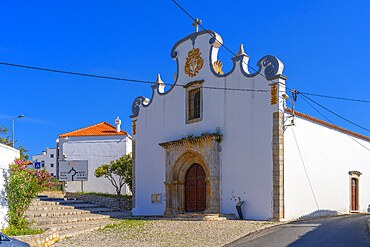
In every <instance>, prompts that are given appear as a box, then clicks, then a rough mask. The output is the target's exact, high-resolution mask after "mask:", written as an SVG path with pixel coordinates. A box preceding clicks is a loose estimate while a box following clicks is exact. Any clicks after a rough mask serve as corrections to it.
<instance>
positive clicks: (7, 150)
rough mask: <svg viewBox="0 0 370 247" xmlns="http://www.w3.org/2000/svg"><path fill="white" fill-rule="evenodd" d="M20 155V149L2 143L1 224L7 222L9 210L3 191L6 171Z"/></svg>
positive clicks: (0, 170) (0, 177) (0, 175)
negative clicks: (6, 217)
mask: <svg viewBox="0 0 370 247" xmlns="http://www.w3.org/2000/svg"><path fill="white" fill-rule="evenodd" d="M19 155H20V154H19V150H17V149H15V148H12V147H9V146H7V145H4V144H1V143H0V195H1V196H0V226H2V225H5V224H6V222H5V216H6V213H7V212H8V207H7V205H6V201H5V196H4V195H5V194H4V193H3V192H4V184H5V178H4V175H5V174H4V173H5V172H7V170H8V169H9V165H10V164H11V163H12V162H13V161H14V160H15V159H16V158H19Z"/></svg>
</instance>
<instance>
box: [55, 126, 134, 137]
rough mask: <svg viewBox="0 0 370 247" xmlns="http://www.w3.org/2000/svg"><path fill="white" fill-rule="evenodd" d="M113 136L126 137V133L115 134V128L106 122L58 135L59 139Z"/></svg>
mask: <svg viewBox="0 0 370 247" xmlns="http://www.w3.org/2000/svg"><path fill="white" fill-rule="evenodd" d="M115 135H127V132H125V131H123V130H121V131H120V132H117V131H116V127H115V126H113V125H111V124H109V123H107V122H101V123H98V124H94V125H91V126H88V127H85V128H82V129H78V130H74V131H71V132H67V133H64V134H60V135H59V137H60V138H63V137H71V136H115Z"/></svg>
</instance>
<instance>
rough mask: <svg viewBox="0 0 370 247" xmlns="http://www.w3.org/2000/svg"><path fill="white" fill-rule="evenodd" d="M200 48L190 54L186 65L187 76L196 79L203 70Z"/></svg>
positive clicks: (194, 49)
mask: <svg viewBox="0 0 370 247" xmlns="http://www.w3.org/2000/svg"><path fill="white" fill-rule="evenodd" d="M200 55H201V52H200V51H199V49H198V48H193V49H192V50H191V51H189V52H188V56H187V58H186V63H185V74H186V75H188V76H189V77H195V76H196V75H197V74H198V73H199V71H200V70H201V69H202V68H203V59H202V57H201V56H200Z"/></svg>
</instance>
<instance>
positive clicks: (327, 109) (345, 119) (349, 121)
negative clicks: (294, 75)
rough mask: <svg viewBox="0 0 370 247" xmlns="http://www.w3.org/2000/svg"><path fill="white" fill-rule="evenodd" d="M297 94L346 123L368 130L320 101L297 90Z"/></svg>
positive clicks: (369, 130) (368, 130)
mask: <svg viewBox="0 0 370 247" xmlns="http://www.w3.org/2000/svg"><path fill="white" fill-rule="evenodd" d="M299 94H300V95H302V96H303V97H304V98H306V99H308V100H309V101H311V102H313V103H314V104H316V105H318V106H320V107H321V108H323V109H325V110H326V111H328V112H330V113H331V114H333V115H335V116H337V117H339V118H340V119H343V120H344V121H346V122H348V123H350V124H353V125H355V126H357V127H358V128H361V129H363V130H366V131H367V132H370V129H368V128H365V127H363V126H361V125H359V124H357V123H355V122H353V121H351V120H349V119H347V118H345V117H342V116H341V115H339V114H337V113H335V112H333V111H332V110H330V109H329V108H327V107H325V106H323V105H322V104H320V103H318V102H316V101H314V100H313V99H311V98H309V97H307V96H306V95H305V94H304V93H301V92H299Z"/></svg>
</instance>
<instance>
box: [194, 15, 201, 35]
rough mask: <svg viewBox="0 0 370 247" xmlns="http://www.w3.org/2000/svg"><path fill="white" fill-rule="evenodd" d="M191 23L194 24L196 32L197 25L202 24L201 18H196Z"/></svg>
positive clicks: (197, 29)
mask: <svg viewBox="0 0 370 247" xmlns="http://www.w3.org/2000/svg"><path fill="white" fill-rule="evenodd" d="M192 25H193V26H195V32H196V33H197V32H198V31H199V25H202V20H200V19H198V18H196V19H195V21H194V22H193V24H192Z"/></svg>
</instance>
